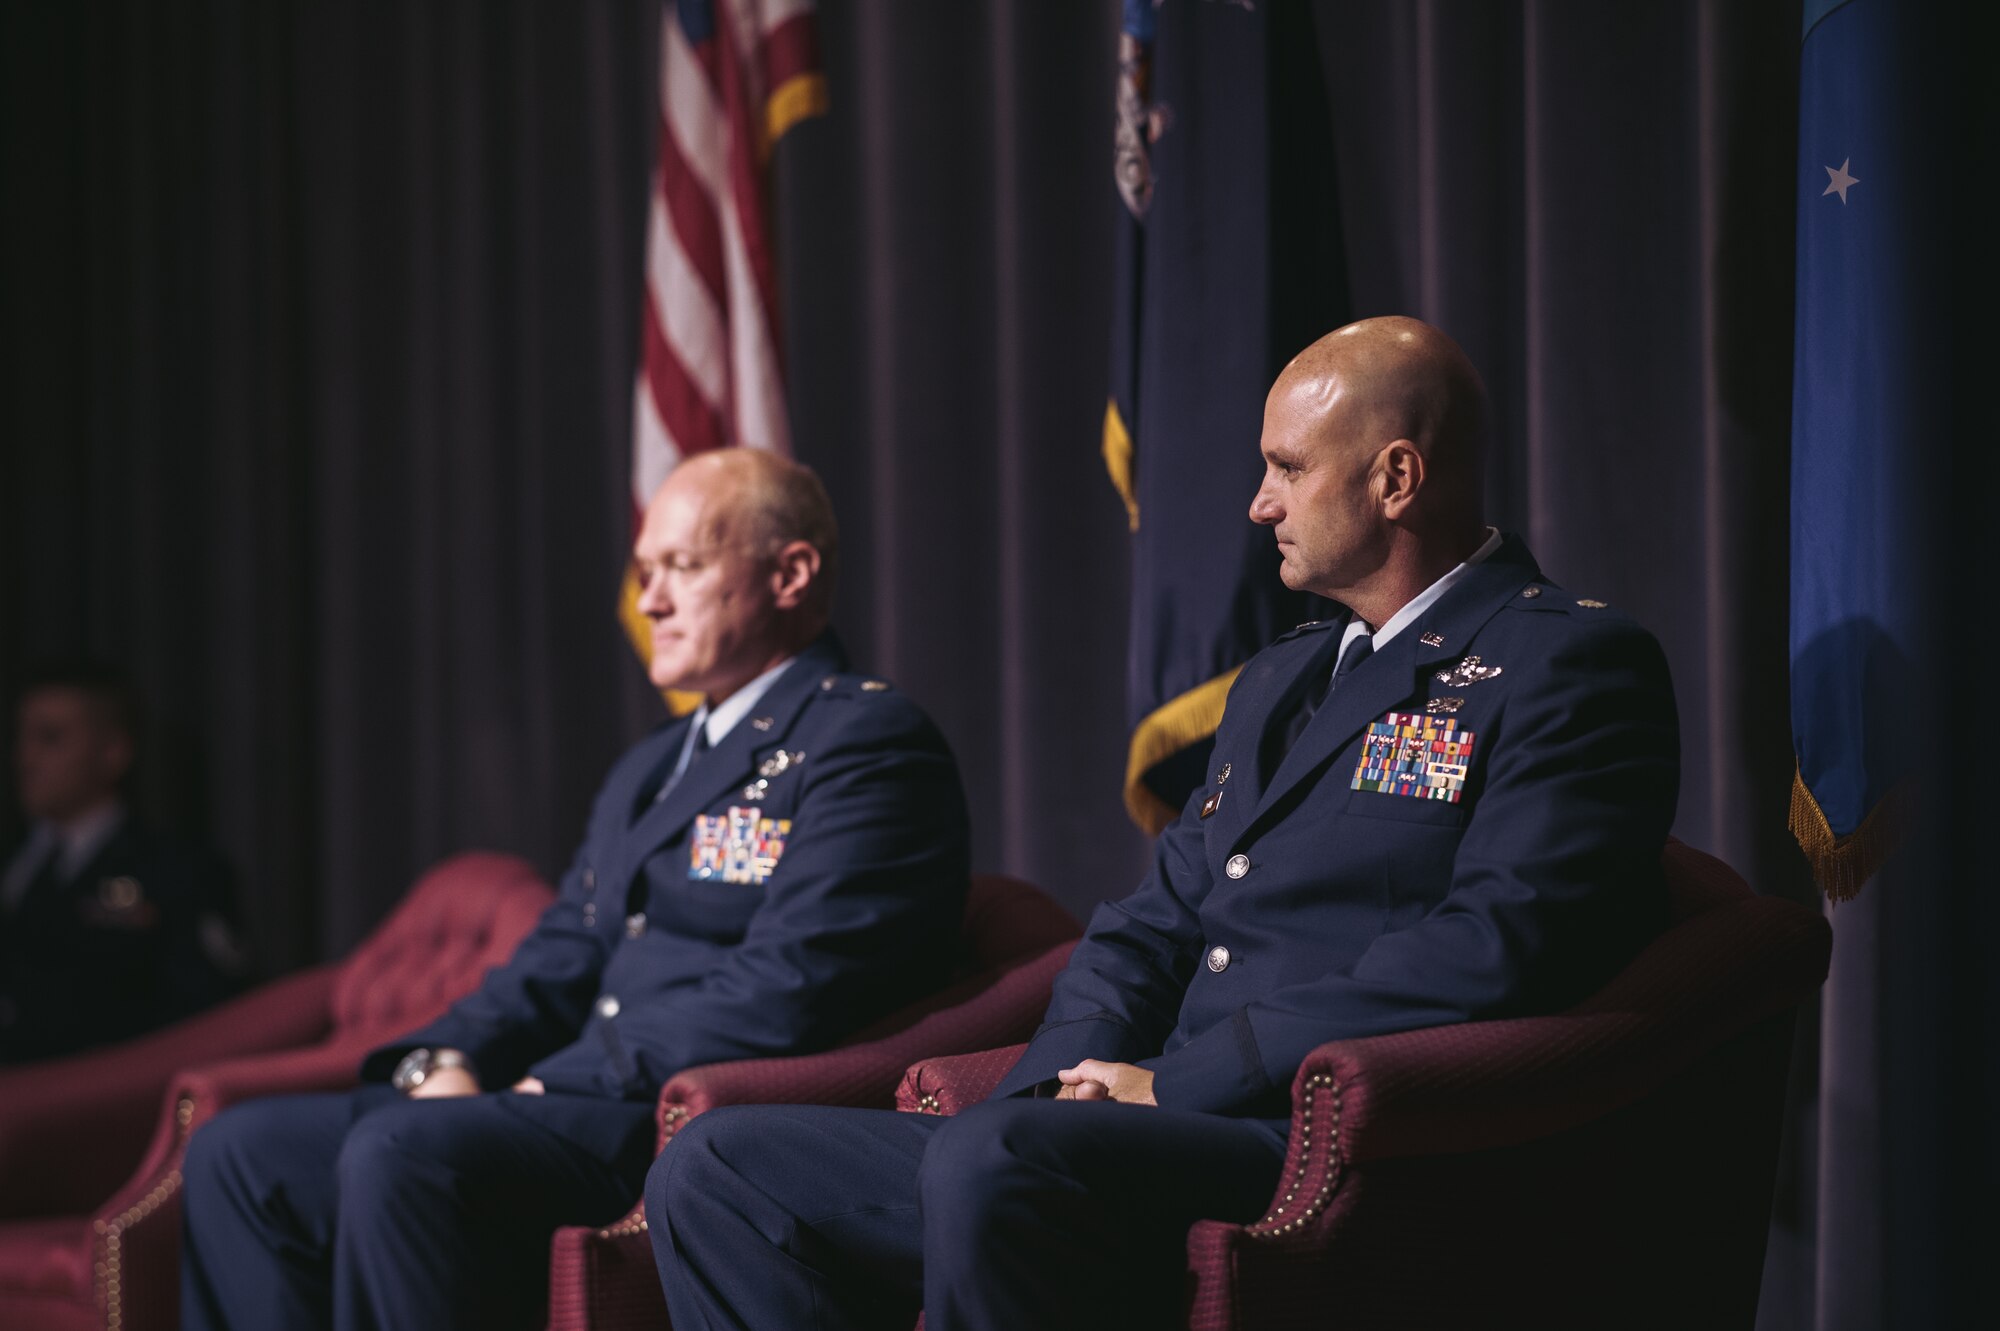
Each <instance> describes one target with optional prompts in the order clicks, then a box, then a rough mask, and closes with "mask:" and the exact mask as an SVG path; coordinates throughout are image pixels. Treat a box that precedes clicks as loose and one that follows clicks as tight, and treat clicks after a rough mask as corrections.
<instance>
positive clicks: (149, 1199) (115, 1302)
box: [92, 1095, 194, 1331]
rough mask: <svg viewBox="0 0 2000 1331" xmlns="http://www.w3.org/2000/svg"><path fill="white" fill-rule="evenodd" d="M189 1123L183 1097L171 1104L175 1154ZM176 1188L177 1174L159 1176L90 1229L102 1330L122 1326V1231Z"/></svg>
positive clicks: (187, 1100) (189, 1108)
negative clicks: (96, 1239) (97, 1240)
mask: <svg viewBox="0 0 2000 1331" xmlns="http://www.w3.org/2000/svg"><path fill="white" fill-rule="evenodd" d="M193 1122H194V1100H193V1099H192V1098H191V1097H189V1096H185V1095H184V1096H182V1097H181V1098H180V1100H179V1102H178V1103H176V1104H175V1105H174V1126H175V1128H176V1129H177V1132H176V1137H175V1141H174V1149H175V1151H179V1150H180V1149H181V1148H182V1147H183V1146H185V1145H186V1144H187V1136H188V1125H189V1124H191V1123H193ZM180 1189H181V1171H180V1170H178V1169H170V1170H168V1171H167V1172H166V1173H165V1174H163V1175H161V1177H160V1181H159V1182H158V1183H155V1184H154V1185H153V1187H152V1189H151V1191H149V1192H147V1194H146V1195H145V1196H144V1197H141V1198H140V1199H139V1200H138V1201H136V1202H134V1203H133V1204H132V1205H131V1206H128V1207H127V1208H125V1210H123V1211H121V1212H119V1213H118V1214H117V1215H116V1216H114V1217H112V1218H111V1219H110V1220H99V1221H98V1222H96V1224H95V1225H93V1226H92V1228H94V1229H95V1230H96V1231H97V1233H98V1234H99V1235H100V1236H102V1237H103V1239H104V1260H103V1261H101V1262H99V1263H97V1267H96V1271H95V1273H94V1274H95V1275H96V1277H97V1297H98V1306H99V1307H101V1308H103V1310H104V1325H105V1329H106V1331H121V1328H122V1327H123V1326H124V1325H125V1288H124V1270H123V1267H124V1237H125V1231H126V1230H128V1229H130V1228H131V1227H132V1226H134V1225H136V1224H138V1223H139V1222H140V1221H141V1220H144V1219H145V1218H146V1217H147V1216H149V1215H151V1214H153V1212H155V1211H157V1210H159V1209H160V1208H161V1207H162V1206H164V1205H166V1203H167V1200H168V1199H169V1198H171V1197H172V1196H173V1195H174V1194H175V1193H177V1192H179V1191H180Z"/></svg>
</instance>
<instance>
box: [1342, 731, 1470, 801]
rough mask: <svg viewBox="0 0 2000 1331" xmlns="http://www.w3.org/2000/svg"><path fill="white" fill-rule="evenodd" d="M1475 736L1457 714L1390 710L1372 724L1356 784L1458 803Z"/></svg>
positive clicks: (1356, 771)
mask: <svg viewBox="0 0 2000 1331" xmlns="http://www.w3.org/2000/svg"><path fill="white" fill-rule="evenodd" d="M1474 738H1475V736H1474V735H1473V733H1472V732H1471V731H1470V730H1460V729H1459V728H1458V718H1457V717H1455V716H1425V715H1422V714H1421V713H1417V712H1391V713H1389V714H1388V715H1387V716H1385V717H1383V718H1382V719H1381V720H1380V721H1377V722H1376V723H1375V724H1373V725H1371V726H1369V727H1368V734H1367V735H1366V736H1365V737H1363V739H1362V741H1361V764H1360V766H1358V767H1356V768H1355V769H1354V782H1353V786H1352V788H1353V789H1355V790H1372V791H1375V792H1377V793H1379V794H1383V795H1406V796H1409V797H1411V798H1414V799H1420V800H1445V801H1447V802H1448V803H1451V804H1456V803H1458V799H1459V796H1460V795H1462V794H1463V793H1464V792H1465V774H1466V772H1467V771H1468V770H1470V769H1471V767H1472V743H1473V740H1474Z"/></svg>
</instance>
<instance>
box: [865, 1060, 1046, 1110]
mask: <svg viewBox="0 0 2000 1331" xmlns="http://www.w3.org/2000/svg"><path fill="white" fill-rule="evenodd" d="M1027 1051H1028V1046H1027V1045H1026V1044H1025V1043H1023V1044H1014V1045H1008V1046H1006V1047H1005V1048H1003V1049H982V1050H980V1051H979V1052H978V1053H974V1054H956V1055H953V1056H950V1057H946V1058H927V1059H925V1060H924V1061H923V1062H921V1063H915V1064H912V1065H911V1067H910V1069H909V1071H908V1072H905V1073H904V1074H903V1080H902V1083H901V1084H900V1085H898V1086H897V1087H896V1108H897V1109H899V1110H901V1111H903V1112H904V1113H906V1114H912V1113H914V1114H942V1115H944V1116H946V1117H947V1118H949V1117H950V1116H951V1115H953V1114H956V1113H958V1112H959V1111H960V1110H962V1109H964V1108H966V1107H967V1106H968V1105H976V1104H978V1103H979V1102H980V1101H981V1100H984V1099H985V1098H986V1097H987V1096H989V1095H991V1094H992V1093H993V1088H994V1087H996V1086H998V1085H999V1084H1000V1082H1001V1079H1002V1078H1004V1077H1005V1076H1006V1075H1007V1074H1008V1073H1009V1072H1011V1071H1013V1068H1014V1065H1015V1064H1016V1063H1018V1062H1020V1061H1021V1055H1022V1054H1024V1053H1026V1052H1027Z"/></svg>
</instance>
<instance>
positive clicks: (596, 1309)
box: [549, 875, 1081, 1331]
mask: <svg viewBox="0 0 2000 1331" xmlns="http://www.w3.org/2000/svg"><path fill="white" fill-rule="evenodd" d="M1080 932H1081V931H1080V930H1079V928H1078V926H1077V923H1076V920H1075V919H1074V918H1073V917H1072V916H1071V915H1070V914H1069V912H1068V911H1066V910H1064V909H1063V908H1062V907H1061V906H1059V905H1057V904H1056V903H1055V902H1054V901H1052V900H1051V899H1049V897H1047V896H1046V895H1044V894H1043V893H1042V892H1040V891H1039V890H1037V889H1035V888H1033V887H1031V886H1029V885H1028V884H1026V883H1023V882H1019V881H1017V880H1015V879H1012V878H1002V877H998V876H993V875H975V876H974V877H973V880H972V891H971V894H970V895H969V897H968V898H967V900H966V909H965V926H964V931H963V935H962V939H963V941H962V944H961V948H962V951H961V955H960V959H959V965H958V974H959V977H960V978H959V979H958V980H957V981H956V982H955V983H954V984H952V985H951V986H950V987H948V988H946V989H945V990H943V991H942V992H940V993H938V994H935V995H933V996H932V997H930V998H928V999H926V1000H925V1001H923V1002H921V1003H918V1004H915V1005H914V1006H912V1007H909V1008H905V1009H904V1010H902V1011H901V1012H898V1013H896V1014H894V1015H893V1016H891V1017H889V1018H887V1019H886V1020H884V1021H881V1022H878V1023H877V1024H876V1025H875V1026H873V1027H871V1028H869V1029H867V1030H864V1031H861V1032H859V1033H857V1034H856V1035H855V1036H853V1037H852V1038H850V1039H849V1040H847V1041H845V1042H844V1043H842V1044H841V1045H840V1046H839V1047H838V1048H835V1049H831V1050H828V1051H826V1052H824V1053H819V1054H807V1055H801V1056H798V1057H793V1058H755V1059H746V1060H744V1061H742V1062H738V1063H714V1064H710V1065H708V1066H706V1067H698V1068H689V1069H687V1070H686V1071H684V1072H681V1073H679V1074H678V1075H676V1076H674V1077H673V1078H672V1079H670V1080H669V1081H668V1082H667V1084H666V1086H664V1087H663V1088H662V1089H661V1092H660V1108H659V1114H660V1146H661V1149H662V1150H671V1149H672V1142H673V1137H674V1134H675V1133H676V1132H678V1131H679V1130H680V1128H681V1127H682V1126H683V1125H684V1124H686V1123H687V1122H688V1120H689V1119H691V1118H693V1117H694V1116H695V1115H697V1114H700V1113H702V1112H704V1111H706V1110H709V1109H713V1108H715V1107H717V1106H719V1105H728V1104H825V1105H858V1106H863V1107H875V1108H883V1109H886V1108H889V1107H890V1106H891V1105H892V1104H893V1103H894V1099H895V1093H896V1085H897V1083H898V1082H899V1081H900V1080H901V1079H902V1076H903V1073H904V1070H905V1069H906V1068H908V1067H909V1065H910V1063H911V1062H912V1061H914V1060H916V1059H919V1058H924V1057H928V1056H931V1055H935V1054H942V1053H950V1052H958V1051H963V1050H968V1049H984V1048H988V1047H990V1046H992V1045H995V1044H1002V1043H1009V1042H1012V1041H1016V1040H1023V1039H1026V1038H1027V1037H1028V1036H1029V1035H1030V1034H1032V1033H1033V1031H1034V1029H1035V1026H1036V1025H1037V1024H1038V1023H1039V1022H1040V1021H1041V1018H1042V1013H1043V1011H1044V1010H1045V1009H1046V1008H1047V1007H1048V1001H1049V986H1050V985H1051V984H1052V983H1053V982H1054V980H1055V977H1056V973H1057V972H1058V971H1060V970H1061V969H1062V967H1063V963H1064V962H1066V961H1067V960H1069V954H1070V950H1071V949H1072V948H1073V947H1074V946H1075V943H1076V939H1077V937H1078V935H1079V933H1080ZM666 1317H667V1308H666V1299H665V1297H664V1296H663V1295H662V1294H661V1293H660V1278H659V1274H658V1272H657V1271H656V1270H655V1269H654V1266H653V1249H652V1243H651V1240H650V1238H649V1236H648V1234H647V1231H646V1220H645V1215H644V1210H643V1208H639V1209H635V1210H634V1211H633V1212H632V1214H631V1215H629V1216H628V1217H626V1219H624V1220H623V1221H621V1222H619V1223H618V1224H616V1225H611V1226H608V1227H607V1228H604V1229H589V1228H582V1227H572V1228H569V1229H564V1230H560V1231H558V1232H557V1234H556V1239H555V1249H554V1253H553V1256H552V1264H551V1268H550V1279H549V1325H550V1327H551V1331H628V1329H629V1331H658V1329H659V1328H660V1327H663V1326H665V1325H666Z"/></svg>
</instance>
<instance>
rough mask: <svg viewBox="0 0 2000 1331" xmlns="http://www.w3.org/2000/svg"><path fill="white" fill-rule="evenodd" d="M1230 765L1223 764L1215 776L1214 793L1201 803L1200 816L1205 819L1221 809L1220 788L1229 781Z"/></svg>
mask: <svg viewBox="0 0 2000 1331" xmlns="http://www.w3.org/2000/svg"><path fill="white" fill-rule="evenodd" d="M1231 770H1233V769H1232V765H1231V764H1229V763H1224V764H1223V765H1222V770H1221V771H1220V772H1217V773H1216V774H1215V793H1214V794H1213V795H1210V796H1209V797H1208V798H1207V799H1205V800H1203V801H1202V802H1201V816H1202V817H1204V818H1206V817H1208V816H1209V815H1210V814H1212V813H1214V812H1215V811H1216V810H1217V809H1219V808H1221V807H1222V787H1223V786H1224V785H1225V784H1227V783H1228V781H1229V773H1230V772H1231Z"/></svg>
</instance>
